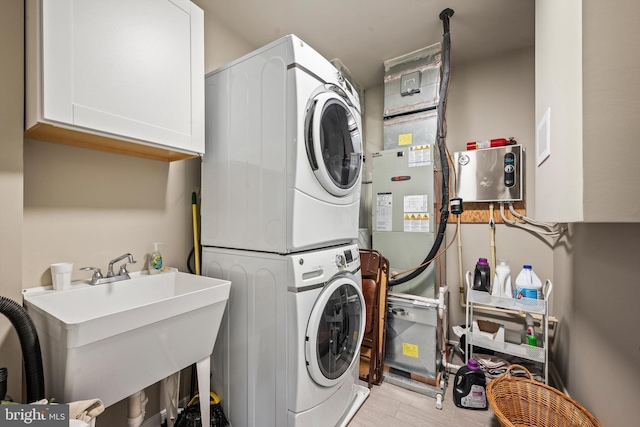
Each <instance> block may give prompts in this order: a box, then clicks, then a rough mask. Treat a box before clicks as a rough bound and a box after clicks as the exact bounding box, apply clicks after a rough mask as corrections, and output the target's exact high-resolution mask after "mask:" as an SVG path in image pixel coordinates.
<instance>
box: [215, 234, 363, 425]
mask: <svg viewBox="0 0 640 427" xmlns="http://www.w3.org/2000/svg"><path fill="white" fill-rule="evenodd" d="M202 266H203V274H205V275H207V276H209V277H217V278H222V277H224V278H227V279H228V280H230V281H231V290H230V293H229V300H228V302H227V308H226V311H225V315H224V316H223V320H222V324H221V326H220V331H219V333H218V337H217V341H216V345H215V348H214V352H213V357H212V368H211V372H212V388H213V390H214V391H215V392H216V393H217V394H219V395H220V398H221V402H222V405H223V410H224V412H225V414H226V415H227V417H228V418H229V421H230V422H231V425H233V427H283V426H287V427H334V426H346V425H347V423H348V422H349V420H351V418H352V417H353V415H354V414H355V412H356V411H357V410H358V408H359V407H360V406H361V405H362V403H363V402H364V400H365V399H366V398H367V396H368V395H369V389H368V388H367V387H364V386H362V385H361V384H360V382H359V380H358V366H359V354H360V351H359V350H360V344H361V342H362V335H363V331H364V322H365V314H366V313H365V310H366V309H365V304H364V299H363V296H362V291H361V273H360V259H359V253H358V247H357V245H355V244H349V245H341V246H336V247H332V248H324V249H321V250H313V251H307V252H300V253H296V254H289V255H279V254H271V253H265V252H252V251H241V250H234V249H221V248H203V254H202Z"/></svg>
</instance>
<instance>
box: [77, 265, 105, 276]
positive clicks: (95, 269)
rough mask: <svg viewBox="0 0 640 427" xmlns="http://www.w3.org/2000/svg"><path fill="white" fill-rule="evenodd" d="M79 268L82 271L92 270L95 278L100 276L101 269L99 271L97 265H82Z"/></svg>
mask: <svg viewBox="0 0 640 427" xmlns="http://www.w3.org/2000/svg"><path fill="white" fill-rule="evenodd" d="M80 270H83V271H89V270H93V277H95V278H96V279H101V278H102V271H100V269H99V268H98V267H82V268H81V269H80Z"/></svg>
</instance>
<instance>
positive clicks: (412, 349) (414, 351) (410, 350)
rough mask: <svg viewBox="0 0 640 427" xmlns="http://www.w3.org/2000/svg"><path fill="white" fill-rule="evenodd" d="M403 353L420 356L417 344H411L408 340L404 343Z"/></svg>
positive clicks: (408, 355)
mask: <svg viewBox="0 0 640 427" xmlns="http://www.w3.org/2000/svg"><path fill="white" fill-rule="evenodd" d="M402 354H403V355H405V356H407V357H413V358H415V359H417V358H418V346H417V345H415V344H409V343H407V342H403V343H402Z"/></svg>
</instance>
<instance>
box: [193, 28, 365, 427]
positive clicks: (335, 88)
mask: <svg viewBox="0 0 640 427" xmlns="http://www.w3.org/2000/svg"><path fill="white" fill-rule="evenodd" d="M205 84H206V107H205V108H206V111H205V114H206V153H205V156H204V158H203V163H202V210H201V215H202V245H203V256H202V265H203V274H205V275H207V276H211V277H217V278H225V279H228V280H230V281H231V283H232V284H231V292H230V296H229V302H228V304H227V311H226V313H225V318H224V319H223V323H222V325H221V328H220V333H219V334H218V341H217V343H216V347H215V351H214V357H213V366H212V372H213V379H212V384H213V387H214V389H215V390H216V391H217V392H218V393H219V394H220V395H221V400H222V404H223V407H224V411H225V413H226V414H227V416H228V417H229V419H230V422H231V424H232V425H233V426H234V427H283V426H288V427H300V426H305V427H306V426H312V427H313V426H317V427H325V426H326V427H333V426H335V425H344V424H346V423H347V422H348V420H349V419H350V418H351V417H352V416H353V413H355V411H356V410H357V409H358V407H359V405H360V404H361V403H362V401H363V400H364V399H365V398H366V396H367V395H368V389H366V388H364V387H361V386H359V385H358V380H357V378H358V363H359V348H360V343H361V340H362V334H363V331H364V315H365V305H364V300H363V297H362V292H361V290H360V288H361V275H360V260H359V252H358V248H357V246H356V245H355V244H354V243H353V242H354V241H355V240H356V239H357V237H358V216H359V201H360V181H361V173H362V134H361V132H362V129H361V127H362V125H361V116H360V102H359V99H358V94H357V92H356V91H355V90H354V89H353V87H351V85H350V84H349V82H348V81H346V80H345V79H344V78H343V77H342V75H341V74H340V72H339V71H337V70H336V68H335V67H333V66H332V65H331V64H330V63H329V62H328V61H327V60H326V59H324V58H323V57H322V56H321V55H320V54H318V53H317V52H316V51H315V50H313V49H312V48H311V47H309V46H308V45H307V44H305V43H304V42H302V41H301V40H300V39H298V38H297V37H295V36H293V35H289V36H286V37H283V38H282V39H279V40H277V41H275V42H273V43H271V44H269V45H267V46H265V47H263V48H261V49H258V50H256V51H255V52H252V53H250V54H248V55H245V56H244V57H242V58H240V59H238V60H236V61H234V62H232V63H230V64H228V65H226V66H224V67H222V68H220V69H218V70H216V71H213V72H211V73H210V74H208V75H207V77H206V83H205Z"/></svg>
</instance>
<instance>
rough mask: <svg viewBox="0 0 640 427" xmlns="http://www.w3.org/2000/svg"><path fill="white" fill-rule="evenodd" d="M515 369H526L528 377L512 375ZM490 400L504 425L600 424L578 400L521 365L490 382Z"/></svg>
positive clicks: (509, 369) (581, 425) (509, 426)
mask: <svg viewBox="0 0 640 427" xmlns="http://www.w3.org/2000/svg"><path fill="white" fill-rule="evenodd" d="M512 369H521V370H523V371H524V372H526V373H527V375H528V376H529V378H522V377H515V376H513V375H511V370H512ZM487 399H488V400H489V405H491V408H492V409H493V412H494V413H495V414H496V416H497V417H498V420H499V421H500V425H501V426H503V427H534V426H535V427H561V426H562V427H565V426H580V427H592V426H598V427H600V423H599V422H598V420H596V419H595V417H594V416H593V415H591V414H590V413H589V411H587V410H586V409H585V408H583V407H582V406H581V405H580V404H579V403H578V402H576V401H575V400H573V399H571V398H570V397H568V396H566V395H565V394H563V393H561V392H559V391H558V390H556V389H555V388H553V387H549V386H548V385H545V384H543V383H540V382H538V381H535V380H534V379H533V377H532V376H531V373H530V372H529V371H528V370H527V369H526V368H524V367H523V366H520V365H511V366H509V368H508V369H507V371H506V372H505V374H504V375H502V376H500V377H498V378H495V379H494V380H492V381H491V382H490V383H489V385H488V386H487Z"/></svg>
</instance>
